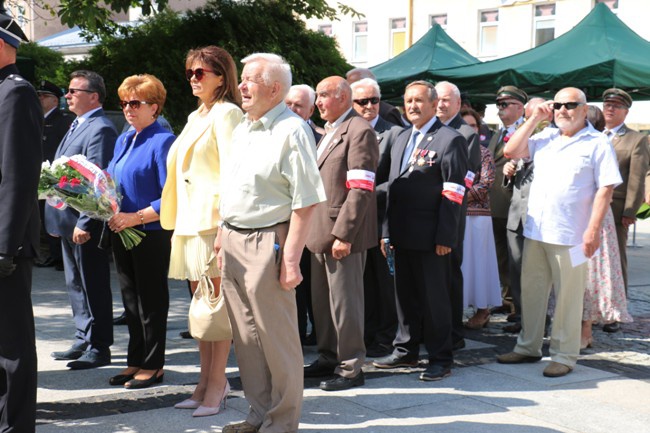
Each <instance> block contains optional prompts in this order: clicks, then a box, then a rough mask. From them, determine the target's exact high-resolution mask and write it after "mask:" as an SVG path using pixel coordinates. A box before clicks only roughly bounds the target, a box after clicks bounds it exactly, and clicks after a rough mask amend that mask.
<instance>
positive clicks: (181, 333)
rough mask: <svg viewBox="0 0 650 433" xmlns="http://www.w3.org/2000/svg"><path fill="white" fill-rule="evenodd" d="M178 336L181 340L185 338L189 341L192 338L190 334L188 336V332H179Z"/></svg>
mask: <svg viewBox="0 0 650 433" xmlns="http://www.w3.org/2000/svg"><path fill="white" fill-rule="evenodd" d="M178 335H179V336H180V337H181V338H185V339H186V340H189V339H191V338H192V334H190V331H181V332H179V333H178Z"/></svg>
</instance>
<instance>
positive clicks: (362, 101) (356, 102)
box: [354, 96, 379, 107]
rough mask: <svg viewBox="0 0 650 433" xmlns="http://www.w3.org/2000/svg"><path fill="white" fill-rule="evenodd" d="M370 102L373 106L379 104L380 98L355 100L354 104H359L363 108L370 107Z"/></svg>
mask: <svg viewBox="0 0 650 433" xmlns="http://www.w3.org/2000/svg"><path fill="white" fill-rule="evenodd" d="M368 102H370V103H371V104H372V105H375V104H379V98H378V97H376V96H373V97H372V98H364V99H355V100H354V103H355V104H359V105H361V106H362V107H363V106H366V105H368Z"/></svg>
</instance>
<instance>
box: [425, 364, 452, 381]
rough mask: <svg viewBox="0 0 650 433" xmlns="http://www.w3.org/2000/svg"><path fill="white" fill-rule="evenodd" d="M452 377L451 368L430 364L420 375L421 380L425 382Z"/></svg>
mask: <svg viewBox="0 0 650 433" xmlns="http://www.w3.org/2000/svg"><path fill="white" fill-rule="evenodd" d="M450 375H451V369H450V368H449V367H443V366H442V365H437V364H429V366H428V367H427V369H426V370H425V371H423V372H422V373H420V380H424V381H428V382H431V381H434V380H440V379H444V378H445V377H447V376H450Z"/></svg>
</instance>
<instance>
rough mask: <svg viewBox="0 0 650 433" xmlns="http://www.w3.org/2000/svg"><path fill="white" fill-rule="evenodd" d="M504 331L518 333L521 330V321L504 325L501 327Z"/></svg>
mask: <svg viewBox="0 0 650 433" xmlns="http://www.w3.org/2000/svg"><path fill="white" fill-rule="evenodd" d="M501 329H503V331H504V332H507V333H509V334H519V332H521V323H513V324H512V325H506V326H504V327H503V328H501Z"/></svg>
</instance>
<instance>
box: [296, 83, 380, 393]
mask: <svg viewBox="0 0 650 433" xmlns="http://www.w3.org/2000/svg"><path fill="white" fill-rule="evenodd" d="M316 106H317V107H318V111H319V112H320V115H321V117H322V118H323V119H324V120H326V121H327V124H326V125H325V130H326V131H327V133H326V134H325V136H323V138H322V139H321V141H320V143H318V148H317V156H318V158H317V164H318V168H319V170H320V175H321V178H322V179H323V184H324V185H325V193H326V195H327V202H324V203H320V204H318V205H317V206H316V209H315V210H314V215H313V219H312V224H311V228H310V230H309V234H308V236H307V248H309V251H311V252H312V261H311V275H312V287H311V288H312V301H313V306H314V318H315V320H316V332H317V335H316V337H317V340H318V353H319V357H318V359H317V360H316V361H315V362H314V363H312V364H311V365H308V366H306V367H305V376H306V377H318V376H324V375H330V374H332V373H334V375H335V377H334V378H333V379H329V380H325V381H323V382H321V384H320V388H321V389H323V390H325V391H338V390H343V389H349V388H351V387H353V386H361V385H363V384H364V377H363V371H362V370H361V366H362V365H363V363H364V361H365V356H366V348H365V345H364V342H363V321H364V313H363V268H364V266H365V262H366V250H368V248H371V247H373V246H375V245H377V204H376V200H375V171H376V170H377V159H378V154H379V149H378V146H377V138H376V134H375V132H374V131H373V129H372V128H371V127H370V125H368V122H366V121H365V120H363V118H361V117H360V116H358V115H357V114H356V112H355V111H353V110H352V94H351V90H350V85H349V84H348V83H347V82H346V81H345V79H344V78H342V77H337V76H333V77H328V78H326V79H324V80H323V81H321V82H320V83H319V84H318V86H317V87H316Z"/></svg>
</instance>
